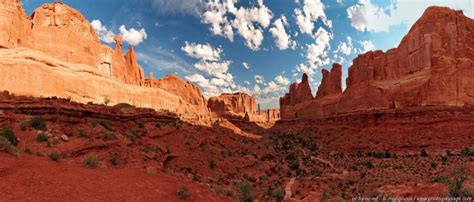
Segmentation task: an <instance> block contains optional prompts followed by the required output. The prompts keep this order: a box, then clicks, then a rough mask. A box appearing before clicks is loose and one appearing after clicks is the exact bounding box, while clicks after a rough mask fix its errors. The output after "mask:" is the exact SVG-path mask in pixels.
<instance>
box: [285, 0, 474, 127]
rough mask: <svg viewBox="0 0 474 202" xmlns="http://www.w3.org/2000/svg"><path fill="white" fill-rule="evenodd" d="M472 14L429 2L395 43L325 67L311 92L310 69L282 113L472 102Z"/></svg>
mask: <svg viewBox="0 0 474 202" xmlns="http://www.w3.org/2000/svg"><path fill="white" fill-rule="evenodd" d="M473 60H474V20H472V19H470V18H468V17H466V16H464V14H463V13H462V12H461V11H456V10H452V9H449V8H445V7H430V8H428V9H427V10H426V11H425V12H424V14H423V16H422V17H421V18H420V19H419V20H418V21H417V22H416V23H415V24H414V25H413V27H412V28H411V29H410V31H409V33H408V34H407V35H406V36H405V37H404V38H403V40H402V41H401V43H400V45H399V46H398V47H397V48H394V49H391V50H388V51H387V52H383V51H380V50H378V51H369V52H367V53H365V54H362V55H359V56H358V57H357V58H355V59H354V60H353V65H352V66H351V67H349V76H348V78H347V80H346V86H347V88H346V89H345V91H344V92H342V90H341V75H342V74H341V67H340V65H338V64H335V65H334V67H333V69H332V70H331V72H329V71H327V70H323V72H322V73H323V80H322V83H321V85H320V87H319V89H318V92H317V93H316V97H315V98H311V96H310V93H311V89H308V88H309V85H308V82H307V75H303V79H302V82H301V83H298V84H292V85H291V86H290V92H289V93H288V94H286V95H285V96H284V97H282V98H281V99H280V111H281V116H282V119H299V118H314V117H320V116H328V115H335V114H341V113H347V112H354V111H367V110H373V109H395V108H404V107H416V106H432V105H440V106H464V105H474V88H473V87H472V86H474V68H473V67H474V66H473Z"/></svg>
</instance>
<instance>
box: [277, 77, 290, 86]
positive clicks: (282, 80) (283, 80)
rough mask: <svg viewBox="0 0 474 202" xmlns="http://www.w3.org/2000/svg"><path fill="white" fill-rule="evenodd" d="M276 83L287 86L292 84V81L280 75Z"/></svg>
mask: <svg viewBox="0 0 474 202" xmlns="http://www.w3.org/2000/svg"><path fill="white" fill-rule="evenodd" d="M275 81H276V82H277V84H278V85H280V86H286V85H288V84H290V80H288V78H286V77H284V76H282V75H278V76H277V77H275Z"/></svg>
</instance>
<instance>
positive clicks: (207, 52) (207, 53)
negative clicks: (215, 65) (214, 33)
mask: <svg viewBox="0 0 474 202" xmlns="http://www.w3.org/2000/svg"><path fill="white" fill-rule="evenodd" d="M181 50H182V51H184V52H185V53H186V54H187V55H189V56H191V57H193V58H197V59H203V60H208V61H218V60H220V58H221V56H220V54H221V53H222V49H220V48H213V47H212V46H211V45H209V44H196V43H188V42H187V41H186V42H185V46H183V47H181Z"/></svg>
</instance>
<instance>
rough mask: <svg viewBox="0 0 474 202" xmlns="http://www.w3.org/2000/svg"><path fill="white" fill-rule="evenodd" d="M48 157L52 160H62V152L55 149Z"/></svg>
mask: <svg viewBox="0 0 474 202" xmlns="http://www.w3.org/2000/svg"><path fill="white" fill-rule="evenodd" d="M48 157H49V159H51V160H52V161H55V162H59V160H61V153H59V152H57V151H54V152H51V153H49V155H48Z"/></svg>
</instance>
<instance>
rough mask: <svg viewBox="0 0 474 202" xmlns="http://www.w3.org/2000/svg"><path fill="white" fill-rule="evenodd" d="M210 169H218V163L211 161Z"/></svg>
mask: <svg viewBox="0 0 474 202" xmlns="http://www.w3.org/2000/svg"><path fill="white" fill-rule="evenodd" d="M209 168H210V169H212V170H214V168H216V162H215V161H214V160H211V161H209Z"/></svg>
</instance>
